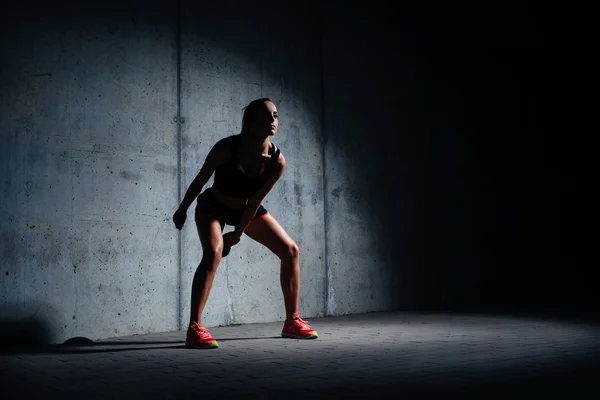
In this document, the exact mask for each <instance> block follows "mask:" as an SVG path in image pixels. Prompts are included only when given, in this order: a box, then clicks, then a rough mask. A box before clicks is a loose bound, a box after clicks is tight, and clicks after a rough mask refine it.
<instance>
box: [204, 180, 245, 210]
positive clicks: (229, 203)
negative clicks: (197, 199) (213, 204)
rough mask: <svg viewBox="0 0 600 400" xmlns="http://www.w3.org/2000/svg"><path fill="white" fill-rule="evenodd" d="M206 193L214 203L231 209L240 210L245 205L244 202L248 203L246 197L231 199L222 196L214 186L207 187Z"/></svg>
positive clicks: (230, 197) (224, 195)
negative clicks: (216, 202)
mask: <svg viewBox="0 0 600 400" xmlns="http://www.w3.org/2000/svg"><path fill="white" fill-rule="evenodd" d="M206 191H207V192H209V193H210V194H211V195H212V197H213V198H214V199H215V200H216V201H218V202H219V203H221V204H223V205H224V206H226V207H227V208H231V209H238V208H242V207H244V206H245V205H246V202H247V201H248V199H247V198H246V197H232V196H229V195H226V194H223V193H221V192H220V191H219V189H217V188H216V187H214V186H211V187H209V188H208V189H206Z"/></svg>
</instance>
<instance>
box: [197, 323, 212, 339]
mask: <svg viewBox="0 0 600 400" xmlns="http://www.w3.org/2000/svg"><path fill="white" fill-rule="evenodd" d="M193 329H194V331H195V332H196V333H197V334H198V336H200V337H201V338H206V337H209V336H210V333H209V332H208V329H206V328H205V327H203V326H199V325H194V328H193Z"/></svg>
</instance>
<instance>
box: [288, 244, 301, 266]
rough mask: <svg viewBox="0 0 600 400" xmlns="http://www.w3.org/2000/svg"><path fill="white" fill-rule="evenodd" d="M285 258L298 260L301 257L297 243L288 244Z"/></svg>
mask: <svg viewBox="0 0 600 400" xmlns="http://www.w3.org/2000/svg"><path fill="white" fill-rule="evenodd" d="M285 258H287V259H289V260H292V261H298V260H299V259H300V248H299V247H298V245H297V244H296V243H294V242H292V243H290V244H288V245H287V248H286V253H285Z"/></svg>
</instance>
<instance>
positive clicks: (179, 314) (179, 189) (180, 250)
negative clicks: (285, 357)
mask: <svg viewBox="0 0 600 400" xmlns="http://www.w3.org/2000/svg"><path fill="white" fill-rule="evenodd" d="M176 40H177V66H176V70H177V118H176V125H177V199H178V200H177V201H181V194H182V174H181V165H182V162H181V151H182V148H181V147H182V146H181V0H177V39H176ZM177 232H178V233H177V271H178V277H177V286H178V288H177V329H178V330H181V329H182V316H183V312H182V311H183V310H182V306H183V303H182V295H181V290H182V283H183V276H182V275H183V274H182V270H181V269H182V266H183V262H182V258H183V254H182V253H183V237H182V236H183V229H181V230H178V231H177Z"/></svg>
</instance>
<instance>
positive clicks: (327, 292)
mask: <svg viewBox="0 0 600 400" xmlns="http://www.w3.org/2000/svg"><path fill="white" fill-rule="evenodd" d="M319 11H320V12H319V17H320V18H319V28H320V29H319V34H320V37H319V53H320V54H319V62H320V66H319V67H320V68H319V75H320V80H321V82H320V86H321V140H322V146H321V154H322V157H323V178H322V179H323V238H324V243H323V252H324V253H325V254H324V258H325V293H324V294H325V301H324V305H325V310H324V315H325V316H328V315H329V310H330V308H331V307H330V294H331V293H330V279H331V273H330V270H329V246H328V245H329V241H328V237H327V232H328V229H327V218H328V216H329V212H328V207H327V157H326V144H327V132H326V130H325V79H324V76H323V75H324V61H323V59H324V51H323V47H324V44H323V41H324V37H325V34H324V29H325V28H324V26H323V5H322V4H321V7H320V10H319Z"/></svg>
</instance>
